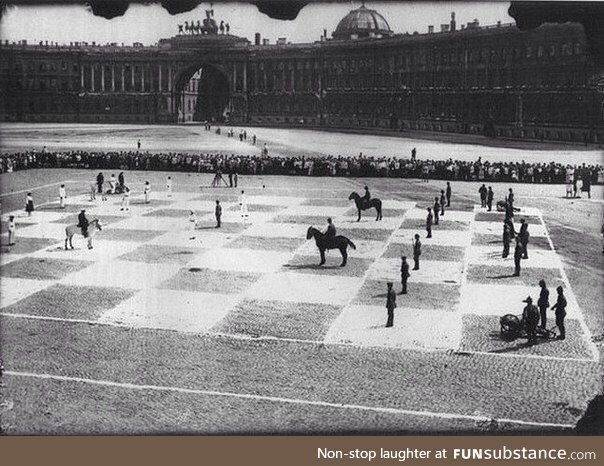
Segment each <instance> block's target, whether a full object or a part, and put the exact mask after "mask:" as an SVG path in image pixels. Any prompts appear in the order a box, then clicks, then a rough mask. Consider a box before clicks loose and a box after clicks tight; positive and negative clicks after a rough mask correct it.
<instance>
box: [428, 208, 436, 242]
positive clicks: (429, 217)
mask: <svg viewBox="0 0 604 466" xmlns="http://www.w3.org/2000/svg"><path fill="white" fill-rule="evenodd" d="M426 210H427V211H428V215H427V216H426V233H427V235H426V238H432V222H433V219H434V217H433V216H432V209H431V208H430V207H428V208H427V209H426Z"/></svg>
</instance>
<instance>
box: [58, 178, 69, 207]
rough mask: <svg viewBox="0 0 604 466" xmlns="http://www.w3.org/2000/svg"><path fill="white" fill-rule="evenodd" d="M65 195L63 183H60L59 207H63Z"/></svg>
mask: <svg viewBox="0 0 604 466" xmlns="http://www.w3.org/2000/svg"><path fill="white" fill-rule="evenodd" d="M66 197H67V193H66V192H65V185H64V184H62V185H61V186H60V187H59V208H61V209H64V208H65V198H66Z"/></svg>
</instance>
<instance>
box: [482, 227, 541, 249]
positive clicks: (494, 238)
mask: <svg viewBox="0 0 604 466" xmlns="http://www.w3.org/2000/svg"><path fill="white" fill-rule="evenodd" d="M529 232H530V229H529ZM493 245H499V246H501V250H502V251H503V226H502V228H501V235H491V234H483V233H474V235H473V236H472V246H493ZM533 248H535V249H543V250H546V251H551V250H552V248H551V246H550V244H549V241H548V239H547V238H546V237H545V236H531V237H530V238H529V244H528V251H529V255H530V251H531V249H533ZM510 254H512V255H513V254H514V240H512V242H511V243H510Z"/></svg>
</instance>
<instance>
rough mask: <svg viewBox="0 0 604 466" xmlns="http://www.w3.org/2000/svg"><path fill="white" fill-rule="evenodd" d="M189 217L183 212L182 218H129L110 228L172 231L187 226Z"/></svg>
mask: <svg viewBox="0 0 604 466" xmlns="http://www.w3.org/2000/svg"><path fill="white" fill-rule="evenodd" d="M189 223H190V222H189V216H188V215H187V213H186V212H184V211H183V215H182V218H174V217H138V216H137V217H131V218H127V219H124V220H120V221H119V222H116V223H112V224H111V228H120V229H121V228H123V229H126V230H152V231H174V230H183V229H186V228H187V227H188V226H189Z"/></svg>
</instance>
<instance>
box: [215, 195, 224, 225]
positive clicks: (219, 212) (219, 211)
mask: <svg viewBox="0 0 604 466" xmlns="http://www.w3.org/2000/svg"><path fill="white" fill-rule="evenodd" d="M214 215H215V216H216V228H220V227H221V223H220V219H221V217H222V206H221V205H220V201H219V200H216V208H215V209H214Z"/></svg>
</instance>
